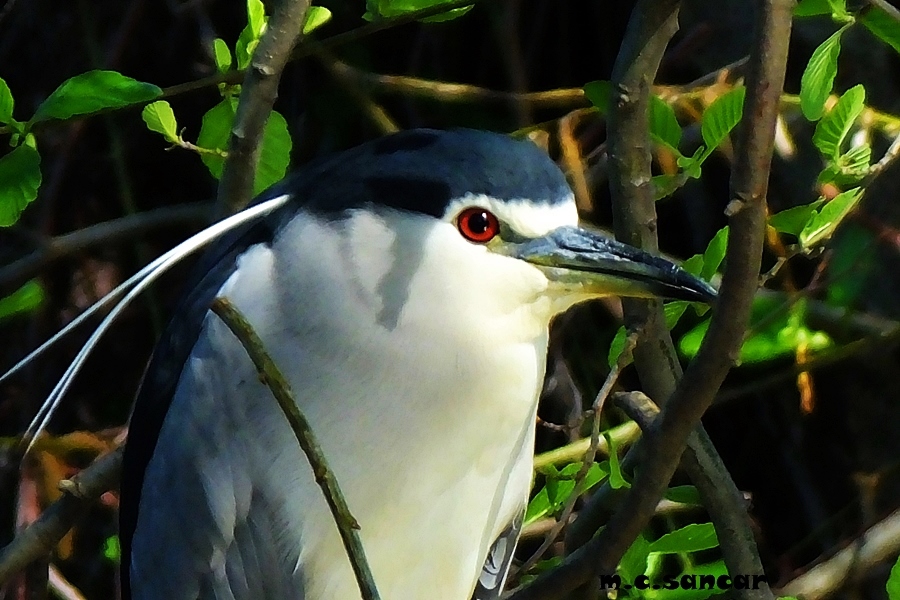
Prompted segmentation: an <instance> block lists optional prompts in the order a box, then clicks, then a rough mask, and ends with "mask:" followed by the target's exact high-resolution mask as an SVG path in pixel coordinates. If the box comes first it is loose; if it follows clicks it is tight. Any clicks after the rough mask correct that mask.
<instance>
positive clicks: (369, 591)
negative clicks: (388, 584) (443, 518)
mask: <svg viewBox="0 0 900 600" xmlns="http://www.w3.org/2000/svg"><path fill="white" fill-rule="evenodd" d="M211 309H212V311H213V312H214V313H216V316H218V317H219V318H220V319H222V322H224V323H225V325H227V326H228V329H230V330H231V332H232V333H233V334H234V335H235V337H237V338H238V340H240V342H241V345H242V346H243V347H244V350H246V351H247V354H248V355H249V356H250V359H251V360H252V361H253V365H254V366H255V367H256V370H257V372H258V373H259V377H260V380H261V381H262V382H263V383H265V384H266V386H267V387H268V388H269V390H270V391H271V392H272V395H273V396H274V397H275V400H276V401H277V402H278V406H279V407H280V408H281V410H282V412H283V413H284V416H285V418H286V419H287V421H288V424H290V426H291V429H292V430H293V432H294V435H295V436H296V438H297V442H298V443H299V444H300V447H301V448H302V449H303V453H304V454H305V455H306V458H307V459H308V460H309V464H310V466H311V467H312V470H313V473H314V474H315V477H316V483H318V484H319V487H321V488H322V494H323V495H324V496H325V501H326V502H327V503H328V508H330V509H331V514H332V515H333V516H334V522H335V524H336V525H337V528H338V532H339V533H340V535H341V541H343V543H344V549H345V550H346V551H347V556H348V557H349V559H350V565H351V566H352V567H353V573H354V575H356V582H357V583H358V584H359V590H360V592H361V594H362V598H363V600H379V595H378V590H377V589H376V587H375V578H374V577H373V575H372V571H371V569H370V568H369V563H368V561H367V560H366V553H365V551H364V550H363V545H362V539H360V536H359V528H360V527H359V523H357V521H356V519H355V518H354V517H353V514H352V513H351V512H350V507H349V506H347V501H346V500H345V499H344V494H343V492H341V488H340V486H339V485H338V482H337V479H336V478H335V476H334V473H333V472H332V471H331V469H330V468H329V467H328V463H327V461H326V459H325V453H324V452H323V450H322V447H321V446H320V445H319V442H318V440H316V437H315V434H314V433H313V430H312V427H311V426H310V424H309V421H307V420H306V417H305V416H304V415H303V413H301V412H300V409H299V408H298V407H297V403H296V401H295V400H294V397H293V394H292V393H291V388H290V385H289V384H288V382H287V380H286V379H285V378H284V375H283V374H282V373H281V370H280V369H279V368H278V366H277V365H276V364H275V361H274V360H272V357H271V356H269V353H268V352H266V349H265V347H264V346H263V342H262V340H261V339H260V338H259V336H258V335H257V333H256V332H255V331H253V326H252V325H250V323H249V322H248V321H247V319H245V318H244V316H243V315H242V314H241V313H240V312H239V311H238V309H237V308H236V307H235V306H234V305H233V304H232V303H231V302H230V301H229V300H228V299H227V298H222V297H219V298H216V299H215V300H214V301H213V303H212V306H211Z"/></svg>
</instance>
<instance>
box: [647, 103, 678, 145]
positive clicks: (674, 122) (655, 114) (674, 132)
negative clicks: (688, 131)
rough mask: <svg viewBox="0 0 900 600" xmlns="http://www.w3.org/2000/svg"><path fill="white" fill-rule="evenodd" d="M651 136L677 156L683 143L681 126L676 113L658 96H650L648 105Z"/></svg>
mask: <svg viewBox="0 0 900 600" xmlns="http://www.w3.org/2000/svg"><path fill="white" fill-rule="evenodd" d="M648 116H649V120H650V136H651V137H652V138H653V139H654V141H656V142H657V143H659V144H663V145H665V146H667V147H668V148H669V149H670V150H672V151H674V152H675V153H676V154H679V155H680V154H681V153H680V152H678V144H679V143H680V142H681V126H680V125H679V124H678V119H677V118H675V111H674V110H673V109H672V107H671V106H669V105H668V104H667V103H666V102H664V101H663V100H661V99H660V98H659V97H658V96H652V95H651V96H650V102H649V104H648Z"/></svg>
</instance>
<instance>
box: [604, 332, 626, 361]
mask: <svg viewBox="0 0 900 600" xmlns="http://www.w3.org/2000/svg"><path fill="white" fill-rule="evenodd" d="M626 339H628V332H627V331H626V330H625V326H624V325H622V326H621V327H619V329H618V330H617V331H616V335H615V337H613V340H612V342H611V343H610V344H609V355H608V356H607V358H606V360H607V362H608V363H609V368H610V369H611V368H613V367H614V366H616V363H618V362H619V356H620V355H621V354H622V351H624V350H625V340H626ZM625 364H626V365H630V364H631V359H629V360H628V362H627V363H625Z"/></svg>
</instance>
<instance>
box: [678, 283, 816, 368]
mask: <svg viewBox="0 0 900 600" xmlns="http://www.w3.org/2000/svg"><path fill="white" fill-rule="evenodd" d="M707 329H709V319H705V320H703V321H701V322H700V323H699V324H698V325H697V326H696V327H694V328H693V329H691V330H690V331H689V332H687V333H686V334H684V335H683V336H682V337H681V339H680V340H678V349H679V350H680V351H681V352H682V353H683V354H684V355H685V356H687V357H689V358H693V357H694V356H696V354H697V350H699V348H700V344H701V342H702V341H703V337H704V336H705V335H706V331H707ZM748 331H750V332H751V334H750V336H749V337H748V338H747V339H745V340H744V343H743V344H742V345H741V353H740V362H741V363H761V362H765V361H770V360H775V359H777V358H781V357H786V356H793V355H794V354H796V351H797V347H798V346H799V345H800V344H801V343H802V344H803V345H804V346H805V347H806V349H807V350H810V351H812V352H816V351H819V350H822V349H824V348H828V347H830V346H832V345H833V342H832V340H831V338H830V337H828V335H827V334H825V333H824V332H821V331H813V330H810V329H808V328H807V327H806V326H805V325H803V324H802V323H800V324H799V325H798V324H797V323H796V322H793V323H792V322H791V321H790V319H789V315H788V314H787V313H786V312H785V311H784V307H783V303H782V301H781V300H779V299H777V298H763V297H760V296H757V297H756V298H754V299H753V308H752V311H751V315H750V325H749V327H748Z"/></svg>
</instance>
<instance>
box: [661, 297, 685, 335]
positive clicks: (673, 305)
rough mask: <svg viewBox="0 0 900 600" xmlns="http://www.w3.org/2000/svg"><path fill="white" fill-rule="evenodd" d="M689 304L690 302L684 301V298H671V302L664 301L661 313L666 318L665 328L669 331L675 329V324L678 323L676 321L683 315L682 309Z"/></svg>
mask: <svg viewBox="0 0 900 600" xmlns="http://www.w3.org/2000/svg"><path fill="white" fill-rule="evenodd" d="M690 305H691V303H690V302H686V301H684V300H673V301H671V302H666V303H665V304H664V305H663V315H664V316H665V319H666V329H668V330H670V331H671V330H672V329H675V326H676V325H678V321H680V320H681V316H682V315H684V311H686V310H687V307H688V306H690Z"/></svg>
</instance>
